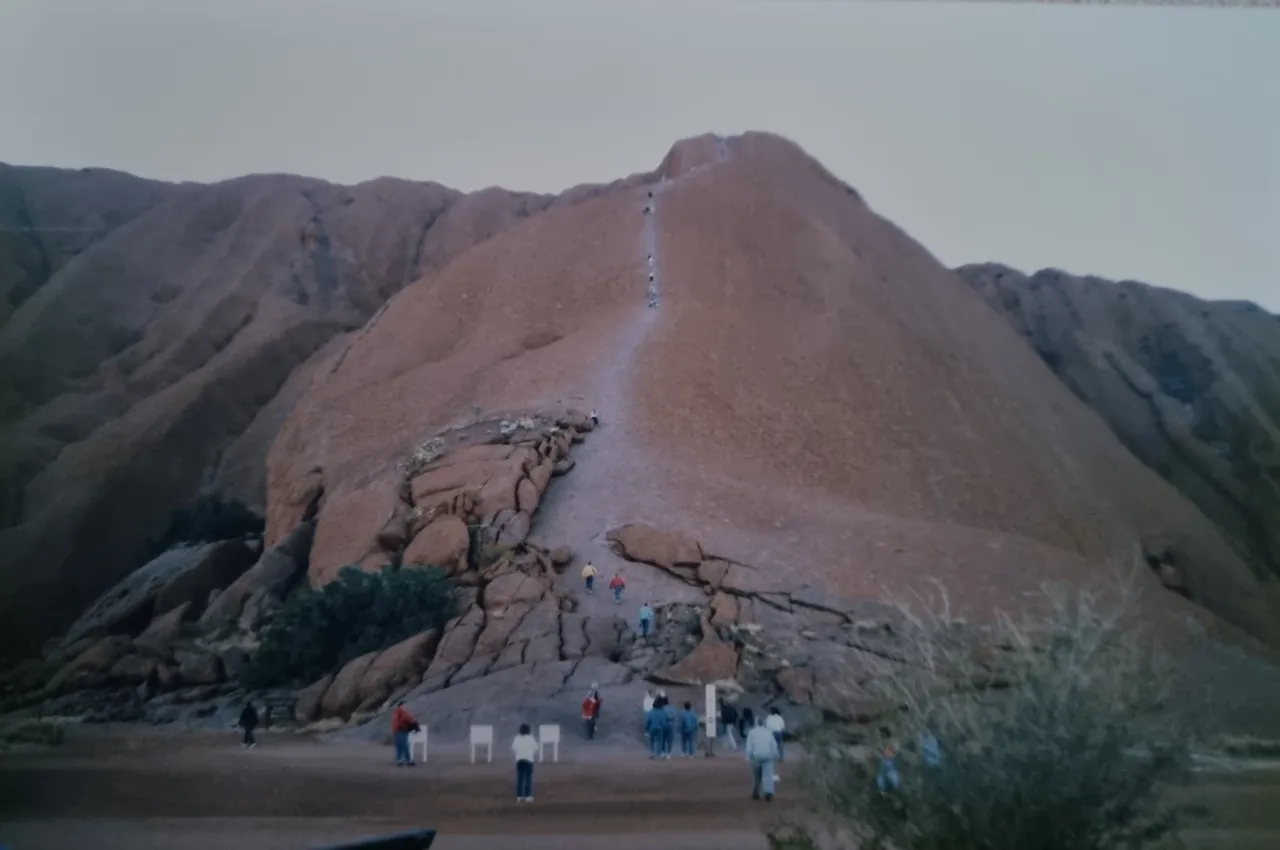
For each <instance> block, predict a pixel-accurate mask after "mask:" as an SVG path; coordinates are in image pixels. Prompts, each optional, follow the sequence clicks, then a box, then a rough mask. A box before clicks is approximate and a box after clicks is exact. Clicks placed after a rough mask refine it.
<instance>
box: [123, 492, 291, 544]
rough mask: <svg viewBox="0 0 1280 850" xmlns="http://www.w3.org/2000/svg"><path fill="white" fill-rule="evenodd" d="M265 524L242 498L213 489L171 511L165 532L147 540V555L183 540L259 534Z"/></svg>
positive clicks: (187, 541) (185, 541)
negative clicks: (220, 494) (229, 495)
mask: <svg viewBox="0 0 1280 850" xmlns="http://www.w3.org/2000/svg"><path fill="white" fill-rule="evenodd" d="M264 528H266V524H265V523H264V522H263V519H262V517H260V516H258V515H257V514H256V513H254V512H253V511H252V510H250V509H249V508H247V507H246V506H245V505H244V504H243V503H242V502H240V501H238V500H236V499H223V498H222V497H221V496H219V495H217V494H216V493H214V494H208V495H203V496H200V497H199V498H197V499H196V500H195V501H194V502H192V503H191V504H189V505H187V506H185V507H182V508H179V509H178V510H176V511H174V512H173V516H171V517H170V518H169V527H168V528H166V529H165V532H164V534H162V535H160V536H159V537H158V538H155V539H153V540H150V541H148V542H147V559H148V560H150V559H152V558H154V557H156V556H157V555H159V554H161V553H162V552H165V551H167V550H169V549H172V548H173V547H174V546H179V545H181V544H184V543H213V542H215V541H218V540H230V539H232V538H234V537H245V536H248V535H253V534H261V533H262V531H263V529H264Z"/></svg>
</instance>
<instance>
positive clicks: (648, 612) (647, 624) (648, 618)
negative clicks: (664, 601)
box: [640, 602, 653, 639]
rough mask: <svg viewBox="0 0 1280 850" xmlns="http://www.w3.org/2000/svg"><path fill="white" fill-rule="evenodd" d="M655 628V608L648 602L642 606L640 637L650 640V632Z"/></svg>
mask: <svg viewBox="0 0 1280 850" xmlns="http://www.w3.org/2000/svg"><path fill="white" fill-rule="evenodd" d="M652 628H653V608H651V607H650V606H649V603H648V602H646V603H644V604H643V605H641V606H640V637H642V638H646V639H647V638H648V637H649V631H650V629H652Z"/></svg>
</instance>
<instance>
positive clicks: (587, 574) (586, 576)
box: [582, 561, 597, 596]
mask: <svg viewBox="0 0 1280 850" xmlns="http://www.w3.org/2000/svg"><path fill="white" fill-rule="evenodd" d="M596 574H597V573H596V568H595V565H594V564H592V563H591V562H590V561H587V565H586V566H585V567H583V568H582V583H583V584H585V585H586V586H587V595H588V596H590V595H591V591H592V589H593V588H594V587H595V583H596Z"/></svg>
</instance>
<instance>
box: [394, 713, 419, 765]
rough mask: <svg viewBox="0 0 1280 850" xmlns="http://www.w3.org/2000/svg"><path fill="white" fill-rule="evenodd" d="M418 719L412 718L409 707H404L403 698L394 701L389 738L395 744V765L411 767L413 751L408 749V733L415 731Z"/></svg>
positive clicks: (417, 728)
mask: <svg viewBox="0 0 1280 850" xmlns="http://www.w3.org/2000/svg"><path fill="white" fill-rule="evenodd" d="M420 728H422V727H420V726H419V725H418V721H416V720H414V719H413V715H412V714H410V713H409V709H407V708H405V707H404V700H400V701H399V702H397V703H396V708H395V711H393V712H391V739H392V740H393V741H394V742H395V745H396V767H413V751H412V750H410V749H409V733H410V732H417V731H418V730H419V729H420Z"/></svg>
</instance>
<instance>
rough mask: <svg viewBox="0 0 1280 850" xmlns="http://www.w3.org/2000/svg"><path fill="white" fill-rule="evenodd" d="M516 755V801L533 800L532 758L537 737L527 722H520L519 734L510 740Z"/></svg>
mask: <svg viewBox="0 0 1280 850" xmlns="http://www.w3.org/2000/svg"><path fill="white" fill-rule="evenodd" d="M511 752H512V753H513V754H515V757H516V802H517V803H532V802H533V760H534V759H535V758H536V757H537V755H538V739H537V738H535V737H533V731H532V730H531V729H530V728H529V724H528V723H521V724H520V734H519V735H516V737H515V739H514V740H512V742H511Z"/></svg>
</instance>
